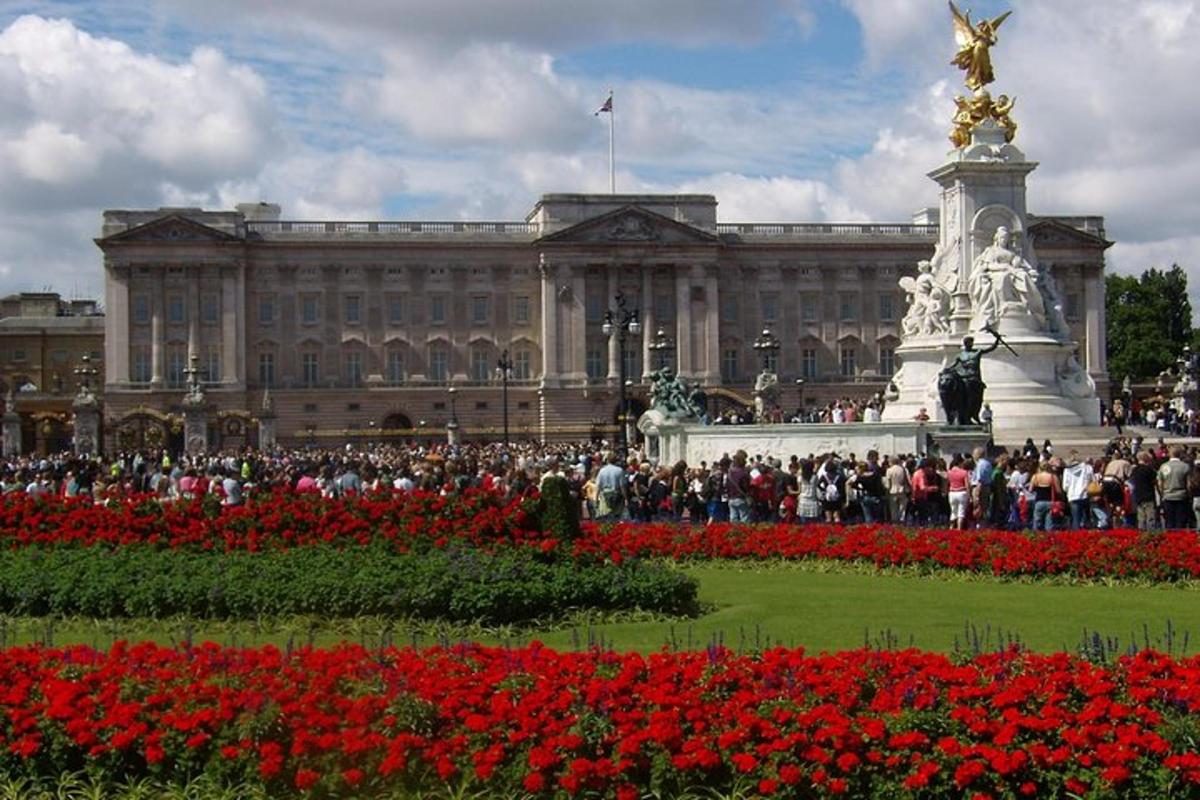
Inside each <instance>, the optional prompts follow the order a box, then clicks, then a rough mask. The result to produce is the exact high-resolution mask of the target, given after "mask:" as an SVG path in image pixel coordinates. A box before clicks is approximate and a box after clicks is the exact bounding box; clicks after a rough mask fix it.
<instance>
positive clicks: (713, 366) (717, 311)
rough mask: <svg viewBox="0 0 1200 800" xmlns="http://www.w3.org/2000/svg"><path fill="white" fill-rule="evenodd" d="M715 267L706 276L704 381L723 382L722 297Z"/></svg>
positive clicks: (707, 382)
mask: <svg viewBox="0 0 1200 800" xmlns="http://www.w3.org/2000/svg"><path fill="white" fill-rule="evenodd" d="M718 292H719V289H718V285H717V272H716V268H715V267H709V268H708V274H707V275H705V277H704V350H705V359H704V374H703V376H702V378H703V381H704V383H706V384H711V385H716V384H719V383H720V382H721V297H720V294H719V293H718Z"/></svg>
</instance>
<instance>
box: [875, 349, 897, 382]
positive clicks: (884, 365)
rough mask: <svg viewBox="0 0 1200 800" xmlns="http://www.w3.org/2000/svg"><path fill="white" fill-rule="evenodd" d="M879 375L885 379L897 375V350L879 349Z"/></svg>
mask: <svg viewBox="0 0 1200 800" xmlns="http://www.w3.org/2000/svg"><path fill="white" fill-rule="evenodd" d="M879 374H880V375H882V376H883V377H885V378H890V377H892V376H893V375H895V374H896V348H894V347H881V348H880V349H879Z"/></svg>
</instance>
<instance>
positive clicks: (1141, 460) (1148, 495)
mask: <svg viewBox="0 0 1200 800" xmlns="http://www.w3.org/2000/svg"><path fill="white" fill-rule="evenodd" d="M1153 464H1154V456H1152V455H1151V454H1150V452H1149V451H1146V450H1143V451H1141V452H1140V453H1138V454H1137V464H1135V465H1134V466H1133V468H1132V469H1131V470H1130V471H1129V489H1130V495H1131V499H1132V501H1133V508H1134V512H1135V514H1136V515H1137V527H1138V530H1142V531H1148V530H1153V529H1154V528H1156V527H1158V506H1157V505H1156V499H1157V498H1156V493H1157V489H1158V473H1157V471H1156V470H1155V469H1154V466H1153Z"/></svg>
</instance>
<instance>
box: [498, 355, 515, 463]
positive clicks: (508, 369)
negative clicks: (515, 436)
mask: <svg viewBox="0 0 1200 800" xmlns="http://www.w3.org/2000/svg"><path fill="white" fill-rule="evenodd" d="M512 370H513V362H512V359H511V358H509V357H508V351H507V350H505V351H504V352H503V353H501V354H500V360H499V361H497V362H496V372H497V373H498V374H499V375H500V385H501V386H502V387H503V388H502V390H501V397H502V400H501V406H503V408H504V448H505V449H506V450H507V449H508V379H509V378H511V377H512Z"/></svg>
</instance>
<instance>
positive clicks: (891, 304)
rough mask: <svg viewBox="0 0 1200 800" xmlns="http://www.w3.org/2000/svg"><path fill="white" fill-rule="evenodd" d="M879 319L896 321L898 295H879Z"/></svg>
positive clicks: (881, 320)
mask: <svg viewBox="0 0 1200 800" xmlns="http://www.w3.org/2000/svg"><path fill="white" fill-rule="evenodd" d="M879 321H880V322H895V321H896V296H895V295H894V294H881V295H879Z"/></svg>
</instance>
